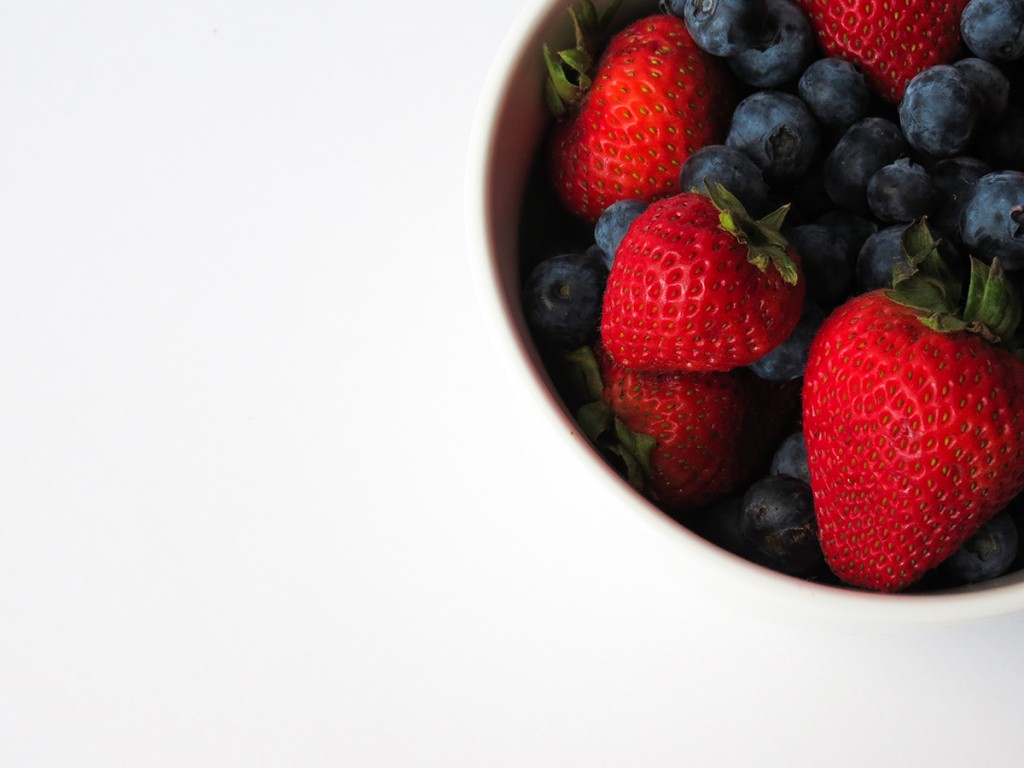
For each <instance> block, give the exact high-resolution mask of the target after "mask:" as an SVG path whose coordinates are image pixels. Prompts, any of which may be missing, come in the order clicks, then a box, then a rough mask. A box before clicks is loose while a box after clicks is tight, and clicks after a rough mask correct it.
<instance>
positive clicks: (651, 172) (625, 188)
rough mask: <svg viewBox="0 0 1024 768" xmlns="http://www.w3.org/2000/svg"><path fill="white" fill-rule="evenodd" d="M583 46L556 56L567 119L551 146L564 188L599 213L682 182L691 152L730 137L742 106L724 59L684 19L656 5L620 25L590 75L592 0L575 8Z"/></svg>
mask: <svg viewBox="0 0 1024 768" xmlns="http://www.w3.org/2000/svg"><path fill="white" fill-rule="evenodd" d="M572 13H573V19H574V20H575V21H576V29H577V47H576V48H575V49H573V50H570V51H562V52H561V53H559V54H558V55H557V57H556V56H552V55H551V53H550V51H548V50H547V49H546V48H545V54H546V57H547V61H548V67H549V71H550V73H551V80H550V83H549V88H548V97H549V98H548V101H549V103H550V105H551V107H552V109H553V110H554V111H555V113H556V115H558V116H559V117H560V120H559V121H558V122H557V123H556V124H555V126H554V129H553V131H552V134H551V137H550V143H549V146H548V152H549V161H550V171H551V176H552V181H553V183H554V186H555V189H556V191H557V193H558V195H559V197H560V199H561V200H562V202H563V204H564V205H565V206H566V208H567V209H568V210H569V211H571V212H572V213H574V214H575V215H576V216H579V217H580V218H582V219H584V220H587V221H591V222H593V221H596V220H597V218H598V216H600V215H601V212H602V211H604V209H605V208H607V207H608V206H609V205H611V204H612V203H614V202H616V201H618V200H623V199H627V198H635V199H640V200H645V201H650V200H654V199H656V198H659V197H664V196H665V195H669V194H672V193H673V192H675V191H677V190H678V186H679V172H680V170H681V168H682V164H683V162H684V161H685V160H686V158H687V157H689V156H690V154H691V153H692V152H693V151H694V150H696V149H699V148H700V147H703V146H704V145H706V144H713V143H721V142H722V141H723V140H724V138H725V134H726V131H727V130H728V127H729V120H730V116H731V115H732V111H733V109H734V107H735V106H736V96H735V94H734V88H733V82H734V81H733V79H732V74H731V72H729V70H728V68H727V67H726V66H725V64H724V62H722V61H718V60H716V59H714V58H713V57H711V56H709V55H708V54H706V53H704V52H703V51H701V50H700V49H699V48H697V46H696V45H695V44H694V42H693V39H692V38H691V37H690V33H689V32H688V31H687V29H686V24H685V23H684V22H683V20H682V19H680V18H677V17H675V16H671V15H668V14H656V15H653V16H649V17H647V18H644V19H641V20H640V21H637V22H635V23H633V24H631V25H630V26H629V27H627V28H626V29H624V30H622V31H621V32H619V33H618V34H616V35H615V36H614V37H613V38H612V39H611V41H610V42H609V44H608V46H607V48H606V49H605V51H604V53H603V55H602V56H601V58H600V60H599V61H598V63H597V66H596V68H594V74H593V75H591V74H590V70H591V66H590V64H591V61H592V59H591V57H590V54H589V52H588V50H587V49H588V48H589V47H590V41H589V37H588V35H590V34H592V33H591V32H590V30H592V28H593V27H595V26H598V20H597V19H596V12H595V11H594V9H593V6H592V5H591V4H590V2H589V0H584V2H582V3H580V4H579V5H578V6H576V7H575V8H573V10H572Z"/></svg>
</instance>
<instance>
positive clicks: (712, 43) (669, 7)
mask: <svg viewBox="0 0 1024 768" xmlns="http://www.w3.org/2000/svg"><path fill="white" fill-rule="evenodd" d="M662 5H663V7H664V9H665V10H666V11H667V12H668V13H671V14H672V15H673V16H679V17H681V18H682V19H683V21H684V22H686V29H687V30H688V31H689V32H690V36H691V37H692V38H693V41H694V42H695V43H696V44H697V46H698V47H699V48H701V49H703V50H705V51H707V52H708V53H710V54H712V55H714V56H734V55H736V54H737V53H739V52H740V51H743V50H746V49H747V48H749V47H750V46H751V45H753V44H755V43H756V42H757V41H758V40H759V39H760V38H761V37H762V36H763V34H764V25H765V19H766V18H767V15H768V3H767V1H766V0H667V2H664V3H663V4H662Z"/></svg>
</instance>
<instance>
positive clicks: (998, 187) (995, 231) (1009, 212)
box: [960, 171, 1024, 269]
mask: <svg viewBox="0 0 1024 768" xmlns="http://www.w3.org/2000/svg"><path fill="white" fill-rule="evenodd" d="M960 235H961V237H962V238H963V243H964V246H965V247H966V248H967V249H968V250H970V251H971V253H972V255H974V256H975V257H976V258H978V259H980V260H981V261H984V262H985V263H991V262H992V260H993V259H996V258H998V259H999V261H1000V263H1002V265H1003V267H1005V268H1006V269H1021V268H1022V267H1024V172H1021V171H997V172H995V173H990V174H988V175H987V176H982V177H981V178H980V179H978V181H977V182H975V184H974V187H973V189H971V191H970V193H969V194H968V196H967V200H966V201H965V202H964V207H963V210H962V211H961V213H960Z"/></svg>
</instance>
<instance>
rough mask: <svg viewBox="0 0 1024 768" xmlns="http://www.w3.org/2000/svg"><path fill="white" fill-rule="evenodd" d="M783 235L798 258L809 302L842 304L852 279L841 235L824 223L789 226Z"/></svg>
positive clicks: (851, 271) (827, 304)
mask: <svg viewBox="0 0 1024 768" xmlns="http://www.w3.org/2000/svg"><path fill="white" fill-rule="evenodd" d="M785 235H786V239H787V240H788V241H789V244H790V245H791V246H793V250H795V251H796V252H797V254H798V255H799V256H800V263H801V266H802V267H803V272H804V277H805V278H806V279H807V297H808V299H810V300H811V301H815V302H817V303H819V304H821V305H822V306H825V307H831V306H835V305H836V304H838V303H839V302H840V301H842V299H843V298H844V297H845V296H846V292H847V291H848V290H849V288H850V281H851V280H852V279H853V265H852V264H851V262H850V259H849V255H848V249H849V246H848V244H847V243H846V241H845V240H844V239H843V238H842V236H841V235H839V233H837V232H836V231H835V230H834V229H829V228H828V227H826V226H825V225H824V224H803V225H800V226H797V227H792V228H791V229H787V230H786V232H785Z"/></svg>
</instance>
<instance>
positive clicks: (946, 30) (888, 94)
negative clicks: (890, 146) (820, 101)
mask: <svg viewBox="0 0 1024 768" xmlns="http://www.w3.org/2000/svg"><path fill="white" fill-rule="evenodd" d="M797 3H798V4H799V5H800V6H801V7H802V8H803V9H804V10H805V11H806V12H807V14H808V15H809V16H810V17H811V24H812V25H813V26H814V29H815V31H816V32H817V33H818V40H819V41H820V42H821V45H822V47H823V48H824V49H825V52H826V53H827V54H828V55H829V56H837V57H839V58H842V59H846V60H847V61H850V62H852V63H854V64H858V65H860V68H861V70H862V71H863V72H864V77H865V79H866V80H867V82H868V84H869V85H870V86H871V88H872V89H873V90H874V91H875V92H876V93H877V94H878V95H879V96H881V97H882V98H883V99H885V100H886V101H889V102H892V103H893V104H895V103H898V102H899V100H900V99H901V98H903V90H904V89H905V88H906V87H907V83H908V82H910V80H911V78H912V77H913V76H914V75H916V74H917V73H918V72H921V71H922V70H925V69H927V68H928V67H931V66H933V65H935V64H948V63H949V62H951V61H952V60H953V59H954V58H955V57H956V55H957V53H958V51H959V49H960V14H961V13H962V12H963V9H964V6H966V5H967V0H938V1H937V2H935V1H933V0H899V2H880V1H879V0H797Z"/></svg>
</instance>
